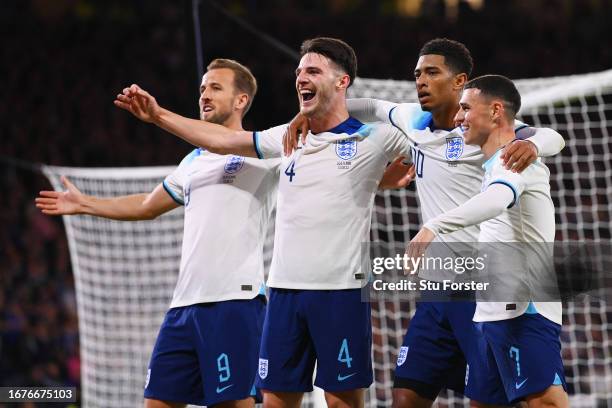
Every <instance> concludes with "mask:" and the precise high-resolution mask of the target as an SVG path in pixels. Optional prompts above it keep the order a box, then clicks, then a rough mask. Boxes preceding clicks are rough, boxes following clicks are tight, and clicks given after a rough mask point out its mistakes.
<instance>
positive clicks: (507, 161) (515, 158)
mask: <svg viewBox="0 0 612 408" xmlns="http://www.w3.org/2000/svg"><path fill="white" fill-rule="evenodd" d="M515 134H516V139H515V141H513V142H512V143H510V144H509V145H508V146H506V148H505V149H504V151H503V152H502V156H501V159H502V161H503V162H504V165H505V166H506V168H507V169H511V170H512V171H514V172H517V173H520V172H522V171H524V170H525V169H526V168H527V167H529V165H531V164H532V163H533V162H534V161H535V160H536V159H537V158H538V157H548V156H554V155H556V154H558V153H559V152H560V151H561V150H562V149H563V148H564V147H565V140H564V139H563V137H562V136H561V135H560V134H559V133H558V132H556V131H555V130H553V129H550V128H535V127H530V126H527V125H525V124H524V123H522V122H520V121H515Z"/></svg>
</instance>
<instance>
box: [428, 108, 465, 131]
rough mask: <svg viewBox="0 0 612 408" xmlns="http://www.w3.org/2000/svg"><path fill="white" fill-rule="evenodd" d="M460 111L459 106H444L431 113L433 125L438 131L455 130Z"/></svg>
mask: <svg viewBox="0 0 612 408" xmlns="http://www.w3.org/2000/svg"><path fill="white" fill-rule="evenodd" d="M458 110H459V104H458V103H457V104H454V105H449V106H443V107H441V108H440V109H436V111H435V112H431V116H432V118H433V124H434V126H435V127H436V129H453V128H454V127H455V115H456V114H457V111H458Z"/></svg>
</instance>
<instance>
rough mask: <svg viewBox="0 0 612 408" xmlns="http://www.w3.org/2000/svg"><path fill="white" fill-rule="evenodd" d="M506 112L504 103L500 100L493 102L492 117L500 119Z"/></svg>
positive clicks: (496, 119)
mask: <svg viewBox="0 0 612 408" xmlns="http://www.w3.org/2000/svg"><path fill="white" fill-rule="evenodd" d="M505 114H506V112H505V109H504V104H503V103H501V102H500V101H493V103H491V119H492V120H494V121H496V122H497V121H498V120H499V119H500V118H501V117H502V116H504V115H505Z"/></svg>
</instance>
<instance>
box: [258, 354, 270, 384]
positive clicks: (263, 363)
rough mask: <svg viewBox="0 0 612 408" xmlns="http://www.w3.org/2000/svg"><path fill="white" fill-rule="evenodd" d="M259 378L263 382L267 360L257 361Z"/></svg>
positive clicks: (265, 375)
mask: <svg viewBox="0 0 612 408" xmlns="http://www.w3.org/2000/svg"><path fill="white" fill-rule="evenodd" d="M258 372H259V378H261V379H262V380H264V379H265V378H266V377H267V376H268V360H267V359H265V358H260V359H259V370H258Z"/></svg>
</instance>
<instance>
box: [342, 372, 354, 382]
mask: <svg viewBox="0 0 612 408" xmlns="http://www.w3.org/2000/svg"><path fill="white" fill-rule="evenodd" d="M355 374H357V373H351V374H348V375H341V374H338V381H344V380H347V379H349V378H351V377H352V376H354V375H355Z"/></svg>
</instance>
